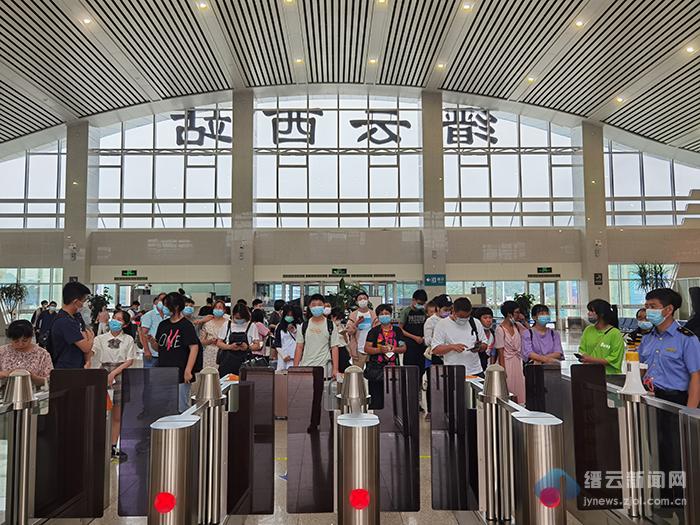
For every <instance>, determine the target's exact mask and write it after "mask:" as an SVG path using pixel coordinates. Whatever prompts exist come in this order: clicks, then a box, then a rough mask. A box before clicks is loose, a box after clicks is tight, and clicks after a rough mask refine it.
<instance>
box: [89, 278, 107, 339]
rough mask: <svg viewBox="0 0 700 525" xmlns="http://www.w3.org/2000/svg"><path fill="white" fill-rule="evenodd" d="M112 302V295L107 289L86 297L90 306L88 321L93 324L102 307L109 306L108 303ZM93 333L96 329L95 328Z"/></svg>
mask: <svg viewBox="0 0 700 525" xmlns="http://www.w3.org/2000/svg"><path fill="white" fill-rule="evenodd" d="M111 302H112V296H111V295H110V293H109V290H108V289H106V288H105V289H104V290H103V291H102V294H99V295H97V294H96V295H91V296H90V298H89V299H88V305H89V307H90V317H91V319H90V323H91V324H93V325H94V324H95V322H96V319H97V315H98V314H99V313H100V312H101V311H102V310H103V309H104V308H107V307H108V306H109V303H111ZM95 333H97V331H96V330H95Z"/></svg>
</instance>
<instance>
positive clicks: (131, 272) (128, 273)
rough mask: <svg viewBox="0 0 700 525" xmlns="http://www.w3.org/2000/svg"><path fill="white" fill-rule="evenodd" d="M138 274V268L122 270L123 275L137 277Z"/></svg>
mask: <svg viewBox="0 0 700 525" xmlns="http://www.w3.org/2000/svg"><path fill="white" fill-rule="evenodd" d="M137 275H138V272H137V271H136V270H122V277H136V276H137Z"/></svg>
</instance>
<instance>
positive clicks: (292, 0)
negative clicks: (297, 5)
mask: <svg viewBox="0 0 700 525" xmlns="http://www.w3.org/2000/svg"><path fill="white" fill-rule="evenodd" d="M284 3H285V4H293V3H294V0H284Z"/></svg>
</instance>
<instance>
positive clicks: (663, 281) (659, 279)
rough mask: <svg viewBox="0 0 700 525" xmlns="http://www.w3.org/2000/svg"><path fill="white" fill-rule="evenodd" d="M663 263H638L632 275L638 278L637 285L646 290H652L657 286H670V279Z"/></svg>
mask: <svg viewBox="0 0 700 525" xmlns="http://www.w3.org/2000/svg"><path fill="white" fill-rule="evenodd" d="M665 270H666V269H665V268H664V265H663V264H659V263H647V262H641V263H637V264H636V268H635V270H634V271H633V272H632V275H633V276H634V277H635V278H636V280H637V287H638V288H639V289H640V290H644V291H645V292H650V291H651V290H655V289H657V288H668V287H669V286H670V284H671V283H670V279H669V278H668V277H667V275H666V271H665Z"/></svg>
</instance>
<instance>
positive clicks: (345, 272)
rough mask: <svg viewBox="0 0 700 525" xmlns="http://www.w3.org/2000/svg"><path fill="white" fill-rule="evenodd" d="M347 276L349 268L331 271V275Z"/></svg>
mask: <svg viewBox="0 0 700 525" xmlns="http://www.w3.org/2000/svg"><path fill="white" fill-rule="evenodd" d="M347 274H348V269H347V268H332V269H331V275H347Z"/></svg>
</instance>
